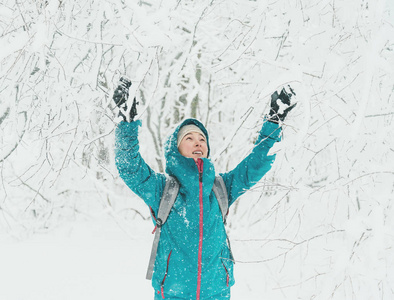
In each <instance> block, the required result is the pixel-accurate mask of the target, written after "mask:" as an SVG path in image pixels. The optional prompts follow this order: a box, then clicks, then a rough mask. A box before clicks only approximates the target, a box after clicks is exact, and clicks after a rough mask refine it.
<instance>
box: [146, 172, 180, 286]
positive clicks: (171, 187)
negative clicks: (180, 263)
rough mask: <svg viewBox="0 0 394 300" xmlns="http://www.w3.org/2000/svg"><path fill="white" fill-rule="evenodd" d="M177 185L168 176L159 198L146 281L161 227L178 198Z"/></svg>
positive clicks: (150, 271)
mask: <svg viewBox="0 0 394 300" xmlns="http://www.w3.org/2000/svg"><path fill="white" fill-rule="evenodd" d="M178 192H179V183H178V181H177V180H176V179H175V177H172V176H170V177H169V178H168V179H167V180H166V185H165V186H164V191H163V195H162V196H161V200H160V206H159V211H158V212H157V217H156V232H155V237H154V240H153V245H152V251H151V254H150V259H149V264H148V271H147V273H146V279H148V280H150V279H152V275H153V267H154V265H155V260H156V254H157V248H158V246H159V241H160V234H161V227H162V226H163V224H164V223H165V222H166V221H167V218H168V215H169V214H170V211H171V208H172V206H173V205H174V203H175V199H176V197H177V196H178Z"/></svg>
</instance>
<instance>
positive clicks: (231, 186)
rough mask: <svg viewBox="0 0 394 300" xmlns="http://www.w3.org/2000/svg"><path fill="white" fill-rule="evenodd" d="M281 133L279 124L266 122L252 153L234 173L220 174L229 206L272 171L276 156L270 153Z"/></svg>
mask: <svg viewBox="0 0 394 300" xmlns="http://www.w3.org/2000/svg"><path fill="white" fill-rule="evenodd" d="M280 133H281V128H280V127H279V124H276V123H272V122H269V121H264V124H263V126H262V128H261V130H260V133H259V136H258V138H257V141H256V143H255V146H254V148H253V150H252V152H251V153H250V154H249V155H248V156H247V157H246V158H245V159H244V160H243V161H242V162H241V163H239V164H238V165H237V166H236V167H235V168H234V169H233V170H232V171H230V172H227V173H224V174H220V175H221V176H222V177H223V180H224V182H225V184H226V188H227V192H228V198H229V206H230V205H231V204H233V203H234V201H235V200H237V198H238V197H240V196H241V195H242V194H243V193H245V192H246V191H247V190H249V189H250V188H251V187H252V186H253V185H255V184H256V183H257V182H258V181H259V180H260V179H261V178H262V177H263V176H264V175H265V174H266V173H267V172H268V171H269V170H270V169H271V166H272V164H273V162H274V160H275V156H276V155H275V154H274V155H268V152H269V150H270V149H271V148H272V146H273V145H274V144H275V142H278V141H280Z"/></svg>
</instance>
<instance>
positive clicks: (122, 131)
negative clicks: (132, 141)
mask: <svg viewBox="0 0 394 300" xmlns="http://www.w3.org/2000/svg"><path fill="white" fill-rule="evenodd" d="M141 124H142V122H141V120H137V121H133V122H130V123H129V122H125V121H121V122H120V123H119V124H118V126H117V128H116V135H117V136H119V137H126V136H137V135H138V127H140V126H141Z"/></svg>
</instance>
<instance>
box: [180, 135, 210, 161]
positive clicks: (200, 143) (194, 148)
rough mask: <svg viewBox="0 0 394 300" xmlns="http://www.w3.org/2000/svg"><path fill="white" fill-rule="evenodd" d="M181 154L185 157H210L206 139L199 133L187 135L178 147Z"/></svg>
mask: <svg viewBox="0 0 394 300" xmlns="http://www.w3.org/2000/svg"><path fill="white" fill-rule="evenodd" d="M178 150H179V153H180V154H182V155H183V156H185V157H189V158H194V160H196V159H197V158H203V157H205V158H206V157H208V145H207V141H206V140H205V137H204V136H203V135H202V134H201V133H198V132H189V133H188V134H186V135H185V136H184V137H183V139H182V141H181V143H180V144H179V147H178Z"/></svg>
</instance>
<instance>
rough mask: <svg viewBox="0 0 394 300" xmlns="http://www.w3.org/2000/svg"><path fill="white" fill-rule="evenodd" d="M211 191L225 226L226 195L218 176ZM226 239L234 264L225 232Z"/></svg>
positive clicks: (221, 179)
mask: <svg viewBox="0 0 394 300" xmlns="http://www.w3.org/2000/svg"><path fill="white" fill-rule="evenodd" d="M212 190H213V192H214V193H215V196H216V199H217V200H218V203H219V207H220V211H221V212H222V217H223V223H224V225H226V223H227V215H228V194H227V189H226V185H225V183H224V180H223V178H222V176H220V175H218V176H216V177H215V181H214V182H213V187H212ZM226 238H227V244H228V248H229V250H230V259H231V260H232V261H233V262H234V263H235V260H234V255H233V251H232V250H231V244H230V239H229V238H228V235H227V232H226Z"/></svg>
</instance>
